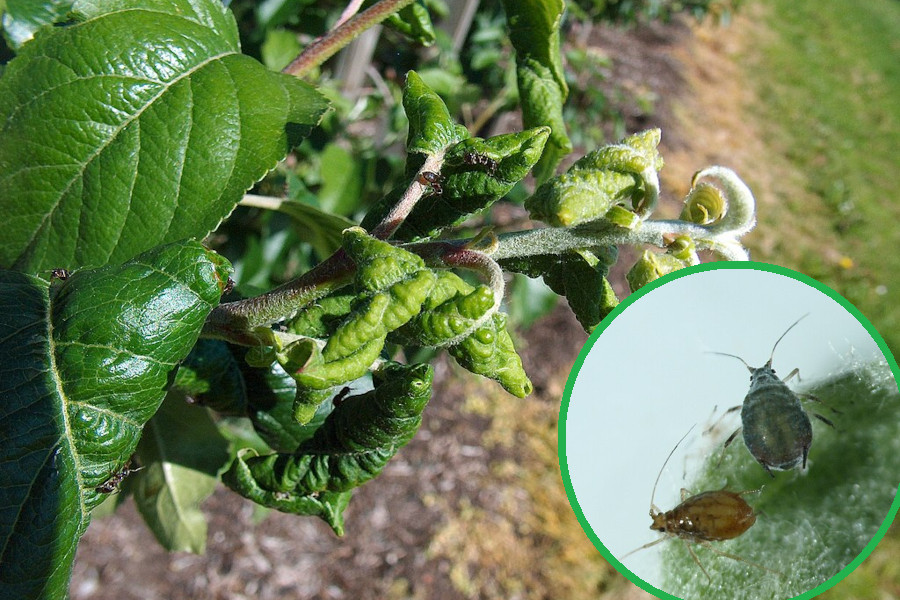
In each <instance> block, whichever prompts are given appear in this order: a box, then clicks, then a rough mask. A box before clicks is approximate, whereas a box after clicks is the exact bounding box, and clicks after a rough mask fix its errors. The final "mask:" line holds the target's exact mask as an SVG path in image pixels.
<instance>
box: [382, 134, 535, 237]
mask: <svg viewBox="0 0 900 600" xmlns="http://www.w3.org/2000/svg"><path fill="white" fill-rule="evenodd" d="M549 133H550V130H549V129H548V128H547V127H538V128H535V129H528V130H526V131H520V132H517V133H507V134H501V135H497V136H494V137H491V138H487V139H481V138H469V139H466V140H463V141H462V142H460V143H458V144H454V145H453V146H451V147H450V148H449V149H448V150H447V153H446V155H445V157H444V166H443V168H442V169H441V172H440V176H441V178H442V182H441V193H440V194H438V193H435V194H431V195H427V196H425V197H424V198H422V199H421V200H419V202H418V204H416V206H415V208H413V210H412V211H411V212H410V214H409V216H407V218H406V220H405V221H404V222H403V224H402V225H401V226H400V227H399V228H398V229H397V231H396V232H395V233H394V238H396V239H398V240H404V241H412V240H419V239H427V238H430V237H434V236H435V235H437V234H438V233H440V232H441V231H442V230H443V229H446V228H447V227H452V226H453V225H457V224H459V223H461V222H463V221H464V220H466V219H467V218H469V217H470V216H472V215H473V214H475V213H478V212H480V211H482V210H484V209H485V208H487V207H489V206H491V205H492V204H493V203H494V202H496V201H497V200H499V199H500V198H502V197H503V196H505V195H506V194H507V193H509V191H510V190H511V189H512V188H513V186H514V185H515V184H516V183H518V182H519V181H521V180H522V179H523V178H524V177H525V176H526V175H528V172H529V171H531V167H532V166H534V163H535V162H536V161H537V160H538V159H539V158H540V156H541V151H542V150H543V148H544V144H545V143H546V141H547V136H548V135H549Z"/></svg>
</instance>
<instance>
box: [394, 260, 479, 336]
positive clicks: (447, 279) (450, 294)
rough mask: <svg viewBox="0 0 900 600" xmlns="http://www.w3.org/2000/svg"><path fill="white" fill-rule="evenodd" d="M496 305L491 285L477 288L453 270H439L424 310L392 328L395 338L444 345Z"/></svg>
mask: <svg viewBox="0 0 900 600" xmlns="http://www.w3.org/2000/svg"><path fill="white" fill-rule="evenodd" d="M493 305H494V294H493V292H492V291H491V288H490V287H489V286H486V285H481V286H478V287H477V288H476V287H473V286H471V285H469V284H468V283H466V282H465V281H463V280H462V279H460V277H459V276H458V275H456V274H455V273H453V272H451V271H440V272H439V273H438V279H437V282H436V283H435V285H434V287H433V288H432V290H431V294H429V296H428V299H427V300H426V301H425V304H424V305H423V306H422V312H421V313H419V315H418V316H417V317H416V318H414V319H413V320H411V321H410V322H409V323H407V324H406V325H404V326H403V327H401V328H400V329H398V330H397V331H395V332H393V334H392V338H394V339H396V341H398V342H400V343H404V344H408V345H413V346H426V347H440V346H445V345H447V344H448V343H449V342H450V341H452V340H453V339H454V338H456V337H457V336H459V335H461V334H462V333H464V332H465V331H467V330H468V329H470V328H471V327H472V326H473V324H474V323H475V321H477V320H478V319H480V318H481V317H483V316H484V315H485V314H486V313H487V311H488V310H490V308H491V307H492V306H493Z"/></svg>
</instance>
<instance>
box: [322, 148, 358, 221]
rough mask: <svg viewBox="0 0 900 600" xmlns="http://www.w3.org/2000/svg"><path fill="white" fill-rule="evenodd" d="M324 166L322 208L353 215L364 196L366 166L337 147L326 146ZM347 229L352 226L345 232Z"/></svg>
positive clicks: (323, 156) (323, 154) (335, 212)
mask: <svg viewBox="0 0 900 600" xmlns="http://www.w3.org/2000/svg"><path fill="white" fill-rule="evenodd" d="M320 163H321V165H322V166H321V169H320V171H319V175H320V176H321V177H322V187H321V188H320V189H319V193H318V198H319V206H320V207H322V210H324V211H327V212H330V213H334V214H338V215H349V214H352V213H353V211H354V210H355V209H356V207H357V206H359V203H360V198H362V195H363V184H364V183H365V181H364V179H365V175H364V173H363V167H362V163H361V162H360V161H359V160H357V159H356V158H355V157H354V156H353V155H352V154H351V153H350V152H348V151H347V150H344V149H343V148H341V147H340V146H338V145H337V144H328V145H327V146H325V148H324V149H323V150H322V154H321V157H320ZM347 227H351V225H347V226H345V227H344V229H346V228H347Z"/></svg>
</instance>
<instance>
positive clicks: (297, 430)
mask: <svg viewBox="0 0 900 600" xmlns="http://www.w3.org/2000/svg"><path fill="white" fill-rule="evenodd" d="M241 371H242V373H243V375H244V382H245V385H246V388H247V401H248V413H249V416H250V421H251V422H252V423H253V428H254V429H255V430H256V432H257V433H258V434H259V436H260V437H261V438H262V439H263V440H264V441H265V442H266V443H267V444H268V445H269V447H270V448H272V449H273V450H275V451H277V452H293V451H294V450H296V449H297V446H299V445H300V443H301V442H303V441H305V440H307V439H309V438H310V437H312V435H313V433H314V432H315V430H316V429H318V427H319V426H320V425H321V424H322V423H323V422H324V421H325V417H326V416H328V413H330V412H331V409H332V407H331V404H330V403H328V402H326V403H323V404H321V405H320V406H319V407H318V411H317V412H316V413H315V414H314V416H313V418H312V419H310V420H309V422H308V423H306V424H303V425H301V424H300V423H298V422H297V421H296V419H294V398H295V396H296V395H297V382H296V381H294V378H293V377H291V376H290V375H288V374H287V373H286V372H285V370H284V369H283V368H282V366H281V365H279V364H278V363H274V364H272V365H270V366H269V367H266V368H254V367H251V366H249V365H244V366H242V369H241Z"/></svg>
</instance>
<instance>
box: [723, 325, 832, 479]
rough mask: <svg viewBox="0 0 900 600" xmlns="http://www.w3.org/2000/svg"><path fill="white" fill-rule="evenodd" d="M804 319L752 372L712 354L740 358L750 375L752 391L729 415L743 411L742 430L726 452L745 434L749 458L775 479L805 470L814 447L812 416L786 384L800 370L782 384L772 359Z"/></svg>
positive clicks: (731, 439)
mask: <svg viewBox="0 0 900 600" xmlns="http://www.w3.org/2000/svg"><path fill="white" fill-rule="evenodd" d="M805 316H806V315H804V316H803V317H800V319H797V320H796V321H795V322H794V324H793V325H791V326H790V327H788V328H787V330H786V331H785V332H784V333H783V334H781V337H780V338H778V341H776V342H775V346H773V347H772V354H771V355H770V356H769V360H768V361H767V362H766V364H764V365H763V366H761V367H757V368H753V367H751V366H750V365H748V364H747V363H746V362H745V361H744V360H743V359H742V358H740V357H739V356H734V355H733V354H723V353H721V352H714V353H713V354H723V355H724V356H731V357H732V358H737V359H738V360H740V361H741V362H742V363H744V365H745V366H746V367H747V369H748V370H749V371H750V390H749V391H748V392H747V395H746V396H745V397H744V402H743V404H741V405H740V406H735V407H733V408H731V409H729V410H728V412H733V411H735V410H737V409H740V410H741V427H740V428H738V429H737V430H736V431H735V432H734V433H732V434H731V436H730V437H729V438H728V440H727V441H726V442H725V447H726V448H727V447H728V445H729V444H730V443H731V442H732V441H733V440H734V438H735V436H737V434H738V433H739V432H741V431H743V436H744V444H746V446H747V449H748V450H749V451H750V454H752V455H753V458H755V459H756V461H757V462H758V463H759V464H760V465H762V467H763V468H764V469H765V470H766V472H767V473H768V474H769V475H771V476H772V477H774V476H775V475H774V474H773V473H772V470H773V469H775V470H778V471H786V470H788V469H793V468H794V467H797V466H800V467H802V468H806V459H807V457H808V455H809V447H810V446H811V445H812V424H811V423H810V420H809V415H808V414H807V413H806V410H805V409H804V408H803V405H802V404H801V403H800V397H799V396H798V395H797V394H796V393H794V392H793V391H792V390H791V389H790V388H789V387H788V386H787V384H786V383H785V382H787V381H788V380H789V379H791V378H792V377H793V376H794V375H796V374H798V373H799V370H798V369H794V370H793V371H791V372H790V374H789V375H788V376H787V377H785V378H784V379H783V380H782V379H780V378H779V377H778V375H776V374H775V370H774V369H773V368H772V357H773V356H774V355H775V348H776V347H778V342H780V341H781V340H782V339H783V338H784V336H785V335H787V333H788V331H790V330H791V329H793V327H794V325H796V324H797V323H799V322H800V321H801V320H802V319H803V318H804V317H805ZM815 416H816V418H818V419H820V420H822V421H823V422H825V423H827V424H828V425H831V426H832V427H834V425H833V424H832V423H831V421H829V420H828V419H826V418H825V417H823V416H822V415H818V414H816V415H815Z"/></svg>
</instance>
